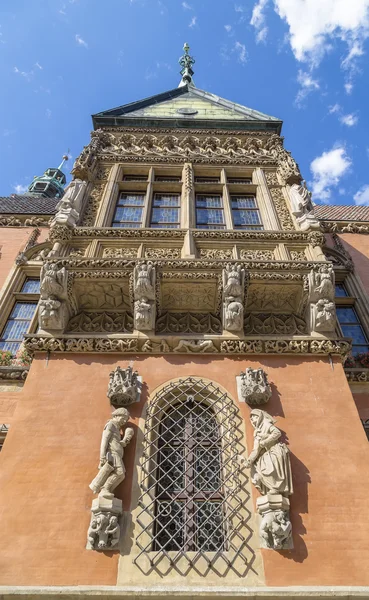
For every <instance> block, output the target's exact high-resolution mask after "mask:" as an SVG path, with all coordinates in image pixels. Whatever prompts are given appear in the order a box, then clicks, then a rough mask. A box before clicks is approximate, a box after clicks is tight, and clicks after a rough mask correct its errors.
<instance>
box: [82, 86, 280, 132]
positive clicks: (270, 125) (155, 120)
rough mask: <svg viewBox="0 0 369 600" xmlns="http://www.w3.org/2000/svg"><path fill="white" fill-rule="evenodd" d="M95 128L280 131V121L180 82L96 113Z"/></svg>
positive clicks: (94, 117)
mask: <svg viewBox="0 0 369 600" xmlns="http://www.w3.org/2000/svg"><path fill="white" fill-rule="evenodd" d="M92 119H93V123H94V127H95V128H98V127H114V126H117V127H123V126H124V127H126V126H135V127H150V126H152V127H161V126H163V127H186V128H191V127H192V128H196V127H198V128H201V127H206V128H214V129H215V128H223V129H246V130H247V129H267V130H269V131H275V132H276V133H280V130H281V127H282V121H281V120H280V119H277V118H276V117H272V116H270V115H266V114H264V113H261V112H259V111H257V110H254V109H252V108H247V107H246V106H242V105H241V104H237V103H235V102H231V101H229V100H225V99H224V98H221V97H220V96H216V95H215V94H212V93H210V92H206V91H204V90H200V89H198V88H196V87H194V85H193V82H192V81H191V83H185V82H183V81H182V82H181V83H180V87H178V88H176V89H174V90H170V91H168V92H164V93H162V94H157V95H156V96H152V97H150V98H146V99H145V100H139V101H138V102H133V103H131V104H125V105H123V106H119V107H118V108H113V109H111V110H107V111H103V112H101V113H97V114H96V115H93V117H92Z"/></svg>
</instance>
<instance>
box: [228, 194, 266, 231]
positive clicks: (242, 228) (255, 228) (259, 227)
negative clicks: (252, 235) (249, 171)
mask: <svg viewBox="0 0 369 600" xmlns="http://www.w3.org/2000/svg"><path fill="white" fill-rule="evenodd" d="M234 199H252V200H253V201H254V204H255V206H254V207H245V208H238V207H237V208H236V207H233V200H234ZM229 201H230V208H231V215H232V229H233V230H234V231H264V224H263V220H262V218H261V212H260V208H259V206H258V202H257V199H256V194H233V193H232V194H230V195H229ZM241 212H250V213H251V212H255V213H256V214H257V215H258V217H259V223H258V224H256V223H255V224H253V223H250V224H248V223H246V224H245V225H244V226H243V225H236V224H235V214H236V213H241Z"/></svg>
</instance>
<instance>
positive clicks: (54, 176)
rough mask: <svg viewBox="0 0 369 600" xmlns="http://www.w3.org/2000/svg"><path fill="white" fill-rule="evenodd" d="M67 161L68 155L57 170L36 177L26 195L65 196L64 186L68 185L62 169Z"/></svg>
mask: <svg viewBox="0 0 369 600" xmlns="http://www.w3.org/2000/svg"><path fill="white" fill-rule="evenodd" d="M67 160H68V155H67V154H64V156H63V160H62V162H61V163H60V165H59V166H58V167H57V168H49V169H46V171H45V173H44V174H43V175H41V176H40V177H34V179H33V181H32V183H31V185H29V186H28V191H27V192H26V194H25V195H27V196H29V195H32V196H43V197H44V198H62V197H63V196H64V186H65V184H66V183H67V180H66V177H65V175H64V173H63V171H62V168H63V165H64V163H65V162H66V161H67Z"/></svg>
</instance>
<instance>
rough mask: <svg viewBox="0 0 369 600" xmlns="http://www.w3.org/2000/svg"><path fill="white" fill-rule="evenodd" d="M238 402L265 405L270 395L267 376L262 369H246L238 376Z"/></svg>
mask: <svg viewBox="0 0 369 600" xmlns="http://www.w3.org/2000/svg"><path fill="white" fill-rule="evenodd" d="M240 384H241V386H240V396H241V398H240V400H241V399H242V400H243V401H244V402H247V404H251V405H254V404H266V403H267V402H268V400H269V399H270V397H271V395H272V389H271V387H270V384H269V382H268V376H267V374H266V373H265V371H263V369H251V368H250V367H248V368H247V369H246V370H245V372H244V373H241V375H240Z"/></svg>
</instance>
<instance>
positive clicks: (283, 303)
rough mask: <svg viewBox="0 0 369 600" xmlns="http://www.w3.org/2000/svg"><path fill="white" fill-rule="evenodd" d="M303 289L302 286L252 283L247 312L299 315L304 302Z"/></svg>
mask: <svg viewBox="0 0 369 600" xmlns="http://www.w3.org/2000/svg"><path fill="white" fill-rule="evenodd" d="M302 295H303V288H302V286H300V285H294V284H289V285H278V284H273V285H272V284H266V285H261V284H259V285H256V284H253V283H251V284H250V287H249V292H248V298H247V311H248V312H249V311H250V312H251V311H257V312H277V313H288V312H290V313H298V312H299V309H300V306H301V302H302Z"/></svg>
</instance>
